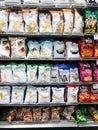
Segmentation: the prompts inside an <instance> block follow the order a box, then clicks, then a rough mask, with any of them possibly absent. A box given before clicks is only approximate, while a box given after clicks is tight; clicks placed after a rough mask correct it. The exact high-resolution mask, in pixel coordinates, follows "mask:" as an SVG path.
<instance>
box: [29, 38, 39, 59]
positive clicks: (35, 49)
mask: <svg viewBox="0 0 98 130" xmlns="http://www.w3.org/2000/svg"><path fill="white" fill-rule="evenodd" d="M27 46H28V54H27V58H40V44H39V42H38V41H37V40H29V41H27Z"/></svg>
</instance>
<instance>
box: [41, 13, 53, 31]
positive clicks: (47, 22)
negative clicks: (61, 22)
mask: <svg viewBox="0 0 98 130" xmlns="http://www.w3.org/2000/svg"><path fill="white" fill-rule="evenodd" d="M39 31H40V32H52V26H51V15H50V14H49V13H40V14H39Z"/></svg>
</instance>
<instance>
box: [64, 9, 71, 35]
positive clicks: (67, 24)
mask: <svg viewBox="0 0 98 130" xmlns="http://www.w3.org/2000/svg"><path fill="white" fill-rule="evenodd" d="M63 12H64V32H65V33H71V32H72V30H73V12H72V10H71V9H63Z"/></svg>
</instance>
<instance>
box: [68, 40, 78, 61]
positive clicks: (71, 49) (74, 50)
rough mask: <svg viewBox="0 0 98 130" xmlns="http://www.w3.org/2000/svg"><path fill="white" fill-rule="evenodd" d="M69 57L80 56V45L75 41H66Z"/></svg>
mask: <svg viewBox="0 0 98 130" xmlns="http://www.w3.org/2000/svg"><path fill="white" fill-rule="evenodd" d="M66 49H67V58H68V59H70V58H80V54H79V45H78V43H75V42H70V41H69V42H66Z"/></svg>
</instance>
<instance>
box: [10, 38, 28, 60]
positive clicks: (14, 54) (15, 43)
mask: <svg viewBox="0 0 98 130" xmlns="http://www.w3.org/2000/svg"><path fill="white" fill-rule="evenodd" d="M25 39H26V38H25V37H9V40H10V43H11V58H26V45H25Z"/></svg>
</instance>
